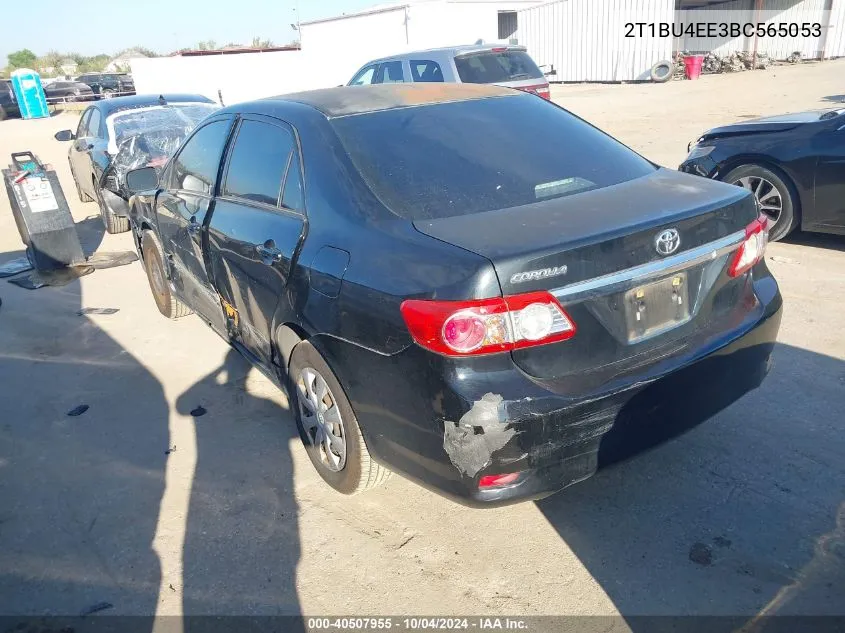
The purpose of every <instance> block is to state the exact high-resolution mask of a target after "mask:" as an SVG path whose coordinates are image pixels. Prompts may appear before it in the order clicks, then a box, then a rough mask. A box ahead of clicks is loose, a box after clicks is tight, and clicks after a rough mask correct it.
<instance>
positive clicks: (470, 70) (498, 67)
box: [455, 51, 545, 84]
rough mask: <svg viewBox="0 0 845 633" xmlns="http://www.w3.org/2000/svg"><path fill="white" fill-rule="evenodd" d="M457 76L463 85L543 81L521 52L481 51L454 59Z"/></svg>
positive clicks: (542, 76) (540, 74)
mask: <svg viewBox="0 0 845 633" xmlns="http://www.w3.org/2000/svg"><path fill="white" fill-rule="evenodd" d="M455 66H456V67H457V69H458V76H459V77H460V78H461V81H462V82H464V83H465V84H494V83H503V82H507V81H524V80H526V79H544V78H545V77H544V75H543V73H542V72H541V71H540V69H539V68H537V64H535V63H534V60H533V59H531V58H530V57H529V56H528V54H527V53H525V52H523V51H501V52H495V51H483V52H481V53H472V54H471V55H460V56H458V57H455Z"/></svg>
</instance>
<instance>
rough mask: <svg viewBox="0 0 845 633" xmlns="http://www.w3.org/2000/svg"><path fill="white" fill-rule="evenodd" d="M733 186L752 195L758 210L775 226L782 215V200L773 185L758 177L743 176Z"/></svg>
mask: <svg viewBox="0 0 845 633" xmlns="http://www.w3.org/2000/svg"><path fill="white" fill-rule="evenodd" d="M733 184H735V185H738V186H740V187H742V188H744V189H748V191H750V192H751V193H753V194H754V197H755V198H757V202H758V203H759V204H760V210H761V211H762V212H763V213H765V214H766V215H767V216H768V217H769V220H771V221H772V225H775V224H777V222H778V220H780V216H781V214H782V213H783V198H782V197H781V195H780V191H778V188H777V187H775V185H774V183H772V182H771V181H769V180H766V179H765V178H761V177H760V176H745V177H743V178H740V179H739V180H737V181H735V182H734V183H733Z"/></svg>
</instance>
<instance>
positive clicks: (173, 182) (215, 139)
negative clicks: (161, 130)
mask: <svg viewBox="0 0 845 633" xmlns="http://www.w3.org/2000/svg"><path fill="white" fill-rule="evenodd" d="M232 121H233V119H232V117H220V118H217V119H215V120H213V121H210V122H209V123H206V124H205V125H203V126H201V127H199V128H198V129H197V131H196V132H195V133H194V134H193V135H192V136H191V137H190V138H189V139H188V140H187V141H186V142H185V144H184V145H183V146H182V149H181V150H180V151H179V153H178V154H177V155H176V156H175V157H174V159H173V161H172V162H171V164H170V165H169V167H168V170H167V172H168V173H167V175H166V177H165V180H166V181H167V187H166V189H164V190H163V191H162V192H161V194H159V197H158V200H157V206H156V214H157V217H158V229H159V235H160V237H161V241H162V248H164V250H165V253H166V255H167V257H168V260H169V262H170V271H171V279H172V282H173V285H174V287H175V288H176V292H177V293H178V294H179V296H180V297H182V299H183V300H184V301H185V302H186V303H187V304H188V305H189V306H190V307H191V308H192V309H193V310H194V311H195V312H198V313H199V314H201V315H202V316H203V317H205V318H206V320H207V321H209V322H210V323H211V325H212V327H214V328H215V329H216V330H218V331H219V332H221V333H223V332H225V322H224V319H223V308H222V306H221V305H220V300H219V297H218V296H217V293H216V291H215V290H214V287H213V286H212V284H211V280H210V279H209V276H208V273H207V268H206V265H205V258H204V254H203V250H204V242H205V239H206V237H205V231H206V227H207V224H208V221H209V216H210V214H211V213H212V212H213V208H214V195H215V192H216V188H217V180H218V177H219V172H220V161H221V157H222V156H223V150H224V148H225V146H226V142H227V141H228V138H229V133H230V131H231V128H232Z"/></svg>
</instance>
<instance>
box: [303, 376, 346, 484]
mask: <svg viewBox="0 0 845 633" xmlns="http://www.w3.org/2000/svg"><path fill="white" fill-rule="evenodd" d="M296 389H297V396H298V397H297V402H298V403H299V417H300V420H301V421H302V426H303V428H304V429H305V435H306V436H307V438H308V441H309V443H310V444H311V448H312V449H313V450H315V451H317V454H318V455H319V456H320V461H321V462H322V464H323V466H325V467H326V468H327V469H329V470H330V471H332V472H339V471H341V470H343V467H344V466H346V431H345V429H344V426H343V417H342V415H341V413H340V408H339V407H338V405H337V400H336V399H335V397H334V395H333V394H332V392H331V389H330V388H329V386H328V384H327V383H326V380H325V378H323V377H322V376H321V375H320V373H319V372H318V371H317V370H316V369H313V368H311V367H305V368H304V369H303V370H302V371H301V372H299V376H298V377H297V380H296Z"/></svg>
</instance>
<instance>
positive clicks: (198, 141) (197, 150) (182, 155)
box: [170, 120, 231, 196]
mask: <svg viewBox="0 0 845 633" xmlns="http://www.w3.org/2000/svg"><path fill="white" fill-rule="evenodd" d="M230 127H231V122H230V121H226V120H223V121H212V122H211V123H209V124H207V125H204V126H203V127H201V128H200V129H199V130H197V132H196V133H195V134H194V135H193V136H192V137H191V138H190V139H188V141H187V142H186V143H185V145H184V147H183V148H182V151H180V152H179V154H178V156H176V158H175V160H174V161H173V170H172V175H171V181H170V184H171V187H172V188H174V189H182V190H185V191H191V192H194V193H201V194H204V195H207V196H210V195H212V193H213V192H214V185H215V183H216V182H217V173H218V170H219V168H220V157H221V156H222V155H223V148H224V147H225V146H226V140H227V139H228V137H229V129H230Z"/></svg>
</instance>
